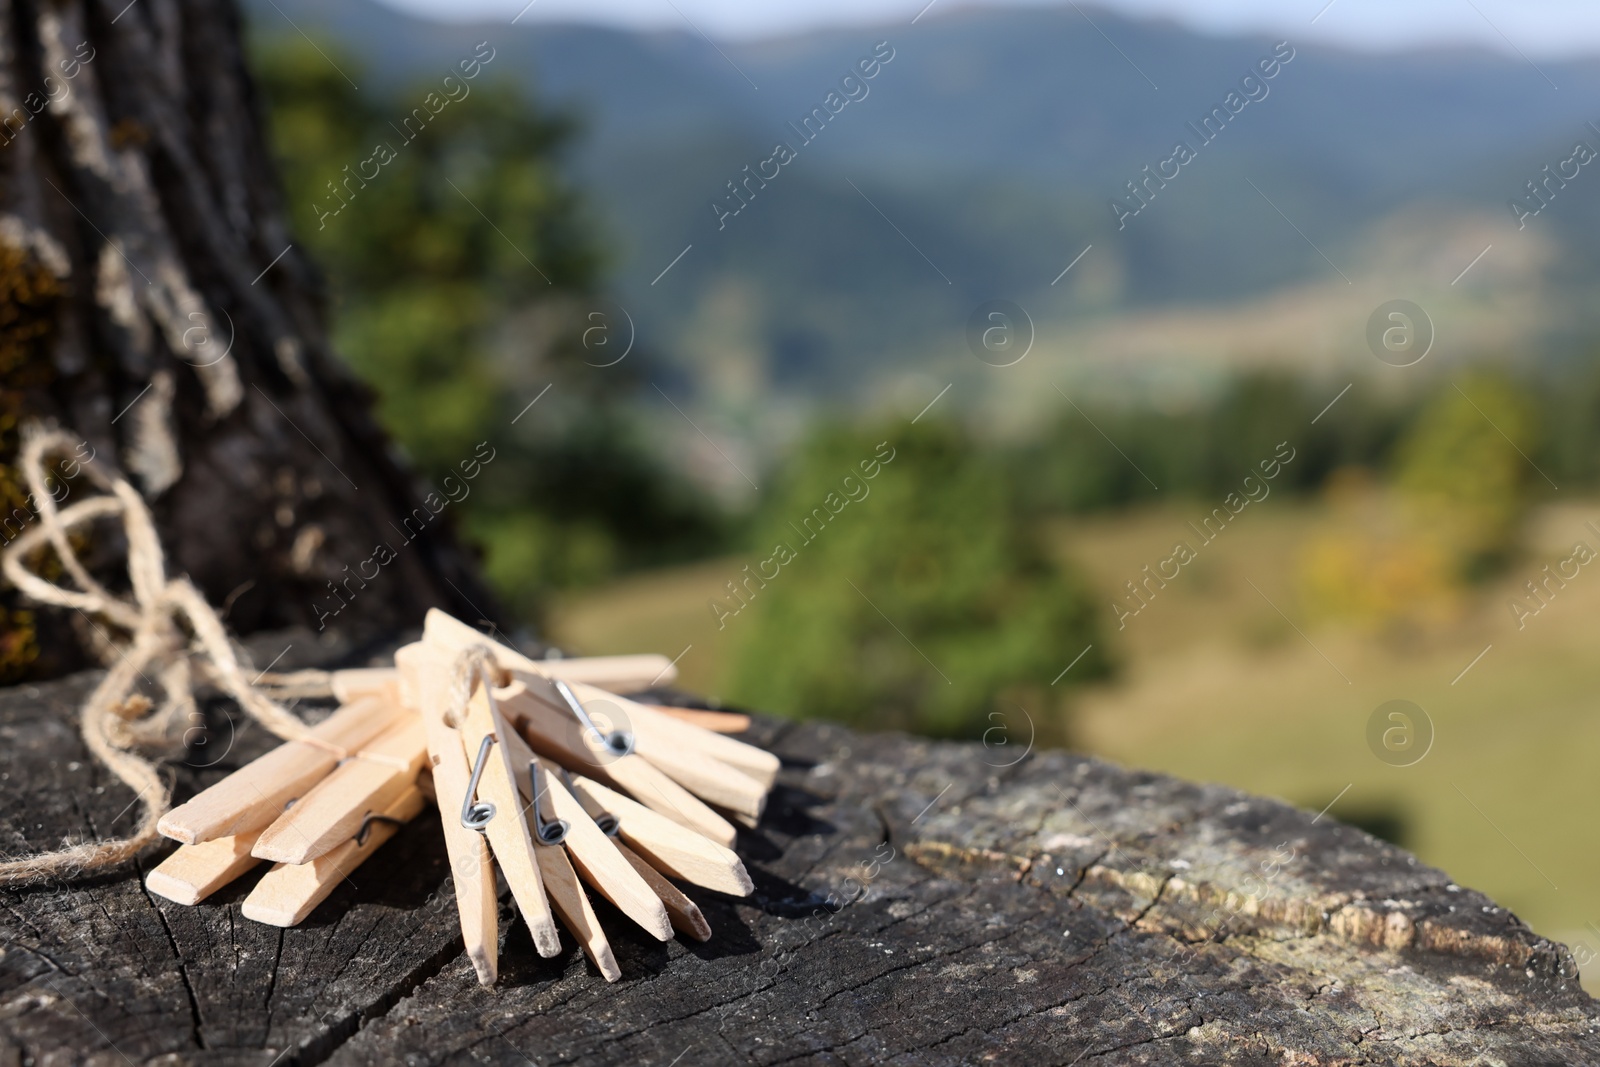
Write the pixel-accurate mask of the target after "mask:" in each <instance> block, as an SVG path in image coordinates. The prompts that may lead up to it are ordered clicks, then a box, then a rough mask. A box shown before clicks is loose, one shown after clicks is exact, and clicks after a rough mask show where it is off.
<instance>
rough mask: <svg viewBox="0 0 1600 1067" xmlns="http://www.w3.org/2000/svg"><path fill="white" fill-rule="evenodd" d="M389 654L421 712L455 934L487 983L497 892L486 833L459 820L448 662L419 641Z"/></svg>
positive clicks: (460, 788) (462, 785)
mask: <svg viewBox="0 0 1600 1067" xmlns="http://www.w3.org/2000/svg"><path fill="white" fill-rule="evenodd" d="M394 659H395V664H396V666H397V667H398V669H399V671H400V674H401V679H402V684H401V693H402V694H403V695H404V697H405V698H406V700H407V706H408V707H411V708H414V709H415V710H416V711H417V713H418V714H419V715H420V716H421V719H422V725H423V730H424V732H425V733H426V735H427V742H428V760H429V763H430V764H431V766H432V769H433V788H434V794H435V796H436V798H437V801H438V805H439V821H440V824H441V826H442V827H443V833H444V843H445V850H446V851H447V852H448V853H449V856H450V871H451V874H452V879H453V881H454V883H455V891H456V911H457V913H458V915H459V918H460V920H461V940H462V942H463V944H464V945H465V946H466V950H467V957H468V958H469V959H471V960H472V966H473V969H474V970H475V971H476V972H477V975H478V982H479V983H480V984H481V985H486V986H489V985H493V984H494V980H495V977H496V975H497V974H498V973H499V960H498V953H499V940H500V938H499V925H500V908H499V897H498V893H497V892H496V889H495V877H494V865H493V861H492V859H491V857H490V854H489V842H488V839H487V838H486V837H485V836H484V835H483V834H481V833H479V832H477V831H476V830H473V829H471V828H469V827H467V826H464V825H463V824H462V822H461V812H462V809H463V808H465V807H466V806H467V805H468V804H469V803H470V802H471V801H472V797H471V796H470V794H469V792H468V783H469V782H470V780H471V778H472V766H471V764H469V763H468V762H467V757H466V754H465V753H464V752H463V750H462V744H461V737H460V735H459V734H458V733H457V732H456V730H455V728H454V727H452V726H450V725H449V724H448V723H446V722H445V721H444V714H443V713H444V709H445V708H446V707H447V706H448V705H449V699H450V698H449V688H450V676H449V671H450V665H449V664H448V663H446V662H445V661H444V660H443V658H442V657H441V656H439V655H437V654H436V653H435V651H434V650H433V649H430V648H429V646H427V645H424V644H422V643H417V644H411V645H407V646H405V647H404V648H402V649H400V650H399V651H398V652H397V653H395V657H394Z"/></svg>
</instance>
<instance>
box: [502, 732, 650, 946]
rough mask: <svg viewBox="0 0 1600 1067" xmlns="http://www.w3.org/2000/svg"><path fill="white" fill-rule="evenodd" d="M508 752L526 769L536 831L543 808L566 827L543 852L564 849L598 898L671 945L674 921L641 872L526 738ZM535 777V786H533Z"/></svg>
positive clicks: (514, 741) (525, 788) (524, 784)
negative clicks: (606, 901)
mask: <svg viewBox="0 0 1600 1067" xmlns="http://www.w3.org/2000/svg"><path fill="white" fill-rule="evenodd" d="M506 747H507V749H508V750H509V751H510V753H511V754H512V757H513V759H515V760H516V761H517V763H518V764H519V765H521V766H523V767H525V768H527V769H528V771H527V773H525V774H524V775H522V776H519V780H518V781H519V785H520V786H521V791H522V794H523V796H524V797H526V798H527V800H528V817H529V818H530V819H532V820H533V821H534V824H535V826H536V827H537V826H538V825H540V824H541V823H543V822H544V817H543V815H542V813H541V804H548V805H549V806H550V808H551V810H552V811H553V812H554V815H555V819H556V820H557V821H559V822H560V823H561V824H562V831H561V836H560V837H559V838H557V839H555V840H553V841H552V840H550V838H548V837H547V838H546V840H547V841H548V842H549V843H548V844H546V845H545V846H544V847H555V846H560V847H565V848H566V850H567V852H568V856H569V858H570V859H571V860H572V863H573V866H575V867H576V868H577V870H578V873H579V874H580V875H581V876H582V877H583V880H584V881H585V882H588V883H589V884H590V885H591V886H593V887H594V888H595V890H596V892H598V893H599V894H600V895H601V896H603V897H605V898H606V899H607V900H609V901H611V903H613V904H615V905H616V906H617V908H618V909H619V910H620V911H621V912H622V913H623V914H624V915H626V916H627V917H628V918H630V919H632V920H633V921H634V922H636V923H638V924H639V925H640V926H642V927H643V928H644V929H645V931H646V932H647V933H649V934H650V935H651V936H652V937H655V938H656V939H657V940H660V941H666V940H669V939H670V938H671V937H672V921H671V919H670V918H669V917H668V915H667V910H666V908H665V906H663V904H662V903H661V899H660V898H659V897H658V896H657V895H656V894H655V891H654V890H652V889H651V888H650V886H649V885H648V884H647V883H646V882H645V880H644V879H643V878H642V877H640V875H639V872H638V871H636V870H634V869H633V867H632V866H631V865H630V864H629V863H628V862H627V861H626V860H625V859H623V857H622V856H620V855H619V854H618V853H617V850H616V848H614V847H613V846H612V844H611V841H610V839H608V838H607V837H606V835H605V831H603V830H601V829H600V827H599V826H597V825H595V822H594V820H593V819H592V818H590V816H589V813H588V812H587V811H585V810H584V808H583V805H582V804H579V803H578V801H577V798H575V797H574V796H573V795H572V794H571V793H569V792H567V788H566V786H564V785H562V783H561V780H560V778H559V777H558V776H556V775H555V774H554V773H552V771H551V768H550V767H549V766H547V765H545V764H543V763H542V762H541V761H540V760H539V758H538V757H537V756H535V755H534V754H533V752H532V751H531V750H530V749H529V748H528V746H527V743H526V742H525V741H523V739H522V738H520V737H516V736H513V737H512V738H511V740H510V741H509V742H508V743H507V746H506ZM535 774H537V775H538V779H539V780H538V781H537V782H535V781H534V780H533V779H534V775H535ZM536 839H537V838H536Z"/></svg>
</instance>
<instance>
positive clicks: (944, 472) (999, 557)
mask: <svg viewBox="0 0 1600 1067" xmlns="http://www.w3.org/2000/svg"><path fill="white" fill-rule="evenodd" d="M880 442H883V443H882V444H880ZM886 457H888V458H886ZM864 461H865V462H867V463H868V464H869V468H868V469H871V468H870V464H871V463H876V462H879V461H881V469H879V470H878V473H877V476H876V477H875V478H870V479H869V478H867V477H866V476H865V474H864V471H863V467H862V463H863V462H864ZM847 479H848V480H847ZM853 497H859V499H852V498H853ZM841 502H843V503H841ZM817 509H821V513H822V515H824V516H831V517H830V518H828V519H827V521H826V524H825V525H821V526H820V527H819V526H818V525H817V523H816V521H815V516H816V514H817ZM834 509H838V512H837V514H833V511H834ZM808 517H812V519H813V521H812V525H811V526H809V527H808V526H806V520H807V518H808ZM758 528H759V530H760V536H759V537H758V538H757V543H758V544H761V545H763V546H768V547H767V548H766V550H765V551H764V552H763V557H764V559H780V558H783V557H785V556H786V555H787V553H785V552H783V551H782V550H780V549H777V548H776V547H775V546H779V545H782V546H786V547H787V548H788V550H789V552H790V553H792V558H789V559H788V561H787V562H785V563H782V564H781V565H780V566H779V570H778V573H777V574H776V576H775V577H771V578H770V580H767V581H765V582H764V583H763V584H760V585H757V584H756V583H747V584H743V585H741V589H743V590H745V592H744V595H745V596H746V597H747V598H748V605H747V606H744V607H740V604H741V601H740V600H738V599H735V598H734V596H733V595H731V591H730V595H729V596H728V597H727V599H726V602H725V604H724V610H737V612H738V614H736V615H733V616H732V617H726V616H725V617H724V624H725V627H726V629H727V630H731V631H732V633H731V634H730V635H729V637H730V640H731V641H732V642H733V646H734V652H733V655H732V658H731V664H732V666H731V671H730V675H729V678H728V686H727V692H728V695H729V696H730V697H731V698H732V699H735V700H739V701H744V702H749V703H751V704H754V705H758V706H760V707H763V708H770V709H772V710H774V711H778V712H781V713H785V714H791V715H798V714H808V715H817V714H820V715H824V716H828V717H832V718H837V719H840V720H843V721H846V722H851V723H856V724H862V725H870V726H873V727H880V728H903V729H911V730H916V731H919V732H922V733H927V734H933V735H940V736H967V737H972V736H976V735H978V734H980V733H982V732H983V731H984V730H985V729H987V728H990V727H991V726H993V725H995V724H996V723H997V722H1000V721H1004V723H1005V724H1006V727H1007V731H1008V733H1009V737H1010V740H1016V739H1017V738H1019V737H1021V736H1023V735H1022V733H1021V731H1022V730H1023V729H1024V727H1023V725H1022V722H1023V719H1022V716H1020V715H1017V714H1016V711H1017V709H1018V708H1022V709H1026V710H1027V713H1028V715H1029V716H1031V717H1032V718H1033V720H1034V722H1035V723H1036V725H1037V726H1038V728H1039V729H1040V731H1041V733H1045V732H1049V733H1050V734H1051V735H1053V736H1056V737H1058V738H1059V736H1060V727H1059V724H1060V719H1059V716H1057V715H1055V714H1052V713H1053V712H1054V711H1055V710H1056V709H1055V708H1053V707H1052V701H1053V700H1055V699H1059V694H1060V690H1059V689H1056V690H1053V689H1051V687H1050V682H1051V680H1052V679H1053V678H1055V677H1056V676H1057V675H1058V674H1059V672H1060V671H1061V669H1062V668H1063V667H1065V666H1066V665H1067V664H1068V663H1069V662H1071V660H1072V658H1073V657H1074V656H1076V655H1078V654H1079V653H1080V652H1081V651H1082V650H1083V649H1084V647H1085V646H1086V645H1089V644H1091V643H1092V644H1093V645H1094V648H1093V650H1092V651H1090V653H1089V654H1088V655H1087V656H1085V657H1084V659H1083V660H1082V661H1081V662H1080V663H1079V664H1078V665H1077V666H1076V667H1075V668H1074V670H1073V672H1072V675H1071V678H1070V679H1069V682H1068V683H1067V684H1072V685H1075V684H1079V683H1081V682H1084V681H1086V680H1088V679H1091V678H1095V677H1098V676H1101V675H1104V674H1105V673H1106V671H1107V660H1106V657H1105V647H1104V645H1103V643H1102V642H1101V639H1100V637H1099V636H1098V629H1097V625H1096V622H1095V618H1094V613H1093V609H1092V608H1091V606H1090V598H1089V594H1088V591H1087V588H1086V586H1085V584H1084V582H1083V580H1082V579H1081V578H1080V577H1079V576H1078V575H1077V574H1076V573H1075V572H1074V571H1071V570H1068V569H1066V568H1064V567H1062V566H1060V565H1059V564H1056V563H1054V562H1052V561H1051V560H1050V559H1049V558H1048V557H1047V556H1046V554H1045V553H1044V552H1043V551H1041V549H1040V547H1039V546H1038V545H1037V544H1036V543H1035V541H1034V538H1033V536H1032V531H1031V530H1030V529H1029V528H1028V527H1027V526H1026V525H1025V523H1024V521H1023V519H1022V516H1021V513H1020V511H1019V509H1018V506H1017V502H1016V498H1015V494H1014V492H1013V491H1012V488H1011V487H1010V485H1009V483H1008V480H1007V479H1006V478H1005V477H1004V476H1003V468H1002V466H1001V465H1000V464H999V463H998V462H997V457H995V456H994V454H993V453H992V452H985V451H982V450H980V449H978V448H976V447H975V446H974V443H973V442H972V441H971V440H970V439H969V438H968V437H967V436H966V435H965V434H964V433H962V432H961V431H959V430H957V429H955V428H953V427H951V426H948V425H942V424H938V423H924V424H922V425H919V426H913V425H899V426H894V427H890V428H887V429H882V430H879V431H876V432H867V431H864V430H858V429H846V428H839V427H827V428H823V429H820V430H818V431H817V432H816V433H815V434H814V435H813V436H812V438H811V439H810V440H809V441H808V442H807V443H806V444H805V445H804V446H803V447H802V448H801V449H800V450H799V451H798V453H797V454H796V456H795V458H794V459H793V460H792V461H791V463H790V465H789V467H788V468H787V469H786V470H785V472H784V475H783V477H782V479H781V485H780V487H779V488H778V489H777V491H776V492H775V493H774V494H773V496H772V501H771V503H770V505H769V506H768V507H766V508H765V509H764V510H763V513H762V516H761V519H760V522H759V524H758ZM808 535H809V536H810V537H811V540H809V541H808V540H807V539H806V538H807V536H808ZM752 570H753V571H755V572H757V573H758V574H760V576H762V577H765V576H766V575H770V574H771V573H772V565H771V564H767V565H765V566H763V565H762V564H757V565H755V566H754V567H753V568H752ZM742 578H743V576H741V579H742ZM991 712H995V713H998V714H1000V715H1001V716H1003V717H1004V718H1003V720H999V719H997V720H991V719H990V718H989V715H990V713H991ZM1041 713H1043V714H1041ZM1052 727H1055V728H1054V729H1052Z"/></svg>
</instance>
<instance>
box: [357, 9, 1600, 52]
mask: <svg viewBox="0 0 1600 1067" xmlns="http://www.w3.org/2000/svg"><path fill="white" fill-rule="evenodd" d="M384 2H385V3H388V4H390V5H391V6H394V7H398V8H402V9H404V10H407V11H412V12H415V13H418V14H424V15H433V16H438V17H450V18H466V17H479V18H504V19H506V20H508V21H509V20H510V19H512V18H513V17H516V18H519V20H520V22H523V23H526V22H536V21H538V20H542V19H543V20H548V19H577V20H582V21H587V22H603V23H610V24H616V25H625V26H635V27H650V28H662V27H667V28H671V27H677V28H681V29H688V28H689V27H690V25H691V24H692V25H693V26H694V27H697V28H698V29H699V30H701V31H702V32H704V33H706V34H709V35H711V36H714V37H751V36H763V35H767V34H773V33H783V32H787V31H791V30H796V29H805V28H810V27H816V26H825V25H840V24H848V23H860V22H867V23H880V22H882V23H894V22H898V21H902V20H903V21H905V22H910V21H911V20H912V19H913V18H914V17H917V16H918V13H919V12H922V11H923V9H924V7H925V6H928V7H929V10H927V11H926V12H925V13H924V14H922V15H921V17H922V18H925V19H932V18H937V17H939V16H940V15H942V14H944V13H946V12H948V11H950V10H953V9H956V8H959V7H962V6H972V5H973V4H974V3H975V2H976V3H983V4H988V3H993V2H995V0H934V2H933V3H932V4H931V5H928V4H927V0H534V2H533V3H532V4H528V3H527V0H384ZM1011 2H1018V0H1011ZM1020 2H1022V3H1032V4H1043V3H1064V2H1070V0H1020ZM1098 6H1105V7H1110V8H1114V9H1116V10H1118V11H1122V12H1125V13H1128V14H1133V15H1167V16H1171V17H1174V18H1177V19H1179V20H1181V21H1183V22H1185V23H1188V24H1190V25H1192V26H1195V27H1197V28H1200V29H1203V30H1211V31H1223V32H1225V31H1231V30H1272V31H1280V32H1282V33H1283V34H1284V35H1285V36H1290V37H1293V39H1295V40H1301V39H1307V40H1312V39H1320V40H1326V41H1336V42H1340V43H1344V44H1351V45H1356V46H1358V47H1362V48H1379V49H1382V48H1394V47H1404V46H1410V45H1417V44H1442V43H1463V42H1466V43H1475V44H1480V45H1485V46H1488V47H1491V48H1496V49H1499V50H1500V51H1503V52H1516V51H1519V50H1520V51H1521V52H1523V53H1525V54H1526V55H1528V56H1530V57H1537V56H1558V55H1562V56H1564V55H1571V54H1572V53H1574V52H1592V53H1600V2H1597V0H1332V3H1329V2H1328V0H1096V2H1095V3H1094V4H1093V5H1090V14H1091V15H1092V14H1093V8H1094V7H1098ZM519 12H521V14H520V15H519Z"/></svg>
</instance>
